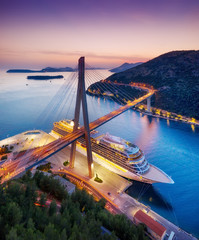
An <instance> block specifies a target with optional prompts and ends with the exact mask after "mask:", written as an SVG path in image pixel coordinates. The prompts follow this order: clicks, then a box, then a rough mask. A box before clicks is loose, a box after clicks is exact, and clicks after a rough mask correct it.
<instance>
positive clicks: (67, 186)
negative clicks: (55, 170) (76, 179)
mask: <svg viewBox="0 0 199 240" xmlns="http://www.w3.org/2000/svg"><path fill="white" fill-rule="evenodd" d="M54 178H55V179H57V180H59V182H60V183H61V184H62V185H63V186H64V187H65V189H66V190H67V192H68V194H70V195H71V194H72V193H73V192H74V191H75V185H74V184H73V183H71V182H69V181H68V180H66V179H64V178H62V177H60V176H59V175H57V176H55V177H54Z"/></svg>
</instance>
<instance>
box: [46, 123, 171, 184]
mask: <svg viewBox="0 0 199 240" xmlns="http://www.w3.org/2000/svg"><path fill="white" fill-rule="evenodd" d="M73 126H74V123H73V121H71V120H62V121H59V122H55V123H54V127H53V130H52V131H51V134H52V135H53V136H55V137H57V138H59V137H62V136H66V135H67V134H68V133H70V132H72V131H73ZM91 147H92V153H93V160H94V161H95V162H97V163H98V164H100V165H102V166H104V167H106V168H107V169H109V170H111V171H113V172H115V173H117V174H119V175H121V176H123V177H126V178H129V179H133V180H136V181H141V182H146V183H155V182H162V183H174V182H173V180H172V179H171V178H170V177H169V176H168V175H167V174H166V173H164V172H163V171H162V170H160V169H159V168H157V167H155V166H153V165H152V164H149V163H148V162H147V160H146V159H145V155H144V153H143V151H142V150H141V149H139V147H138V146H136V145H134V144H133V143H131V142H128V141H126V140H124V139H122V138H120V137H116V136H112V135H110V134H109V133H106V134H101V133H99V132H98V131H96V130H93V131H92V132H91ZM77 150H78V151H79V152H81V153H82V154H84V155H86V142H85V139H84V137H81V138H80V139H78V141H77Z"/></svg>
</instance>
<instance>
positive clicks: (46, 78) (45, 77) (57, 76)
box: [27, 75, 64, 80]
mask: <svg viewBox="0 0 199 240" xmlns="http://www.w3.org/2000/svg"><path fill="white" fill-rule="evenodd" d="M60 78H64V76H63V75H56V76H41V75H40V76H27V79H29V80H51V79H60Z"/></svg>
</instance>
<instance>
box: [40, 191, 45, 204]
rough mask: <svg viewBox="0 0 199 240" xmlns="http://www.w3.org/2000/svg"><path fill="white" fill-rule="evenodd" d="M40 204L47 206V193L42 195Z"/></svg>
mask: <svg viewBox="0 0 199 240" xmlns="http://www.w3.org/2000/svg"><path fill="white" fill-rule="evenodd" d="M39 203H40V205H41V206H45V205H46V194H45V193H42V194H41V197H40V200H39Z"/></svg>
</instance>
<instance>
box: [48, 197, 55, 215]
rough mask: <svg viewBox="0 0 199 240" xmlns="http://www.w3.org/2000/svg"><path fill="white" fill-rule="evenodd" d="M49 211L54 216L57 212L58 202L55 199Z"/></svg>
mask: <svg viewBox="0 0 199 240" xmlns="http://www.w3.org/2000/svg"><path fill="white" fill-rule="evenodd" d="M48 212H49V216H53V215H54V214H55V213H56V212H57V204H56V201H55V200H53V201H52V202H51V204H50V207H49V211H48Z"/></svg>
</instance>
